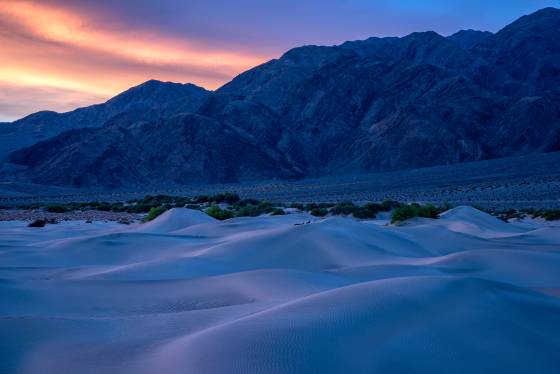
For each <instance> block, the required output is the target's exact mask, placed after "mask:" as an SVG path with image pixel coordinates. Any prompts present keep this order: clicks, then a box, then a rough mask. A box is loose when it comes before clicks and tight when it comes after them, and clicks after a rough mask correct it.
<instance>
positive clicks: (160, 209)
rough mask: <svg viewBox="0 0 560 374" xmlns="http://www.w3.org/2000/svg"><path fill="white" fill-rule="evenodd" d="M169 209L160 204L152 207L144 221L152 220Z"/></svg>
mask: <svg viewBox="0 0 560 374" xmlns="http://www.w3.org/2000/svg"><path fill="white" fill-rule="evenodd" d="M166 210H167V209H165V208H164V207H162V206H158V207H156V208H152V209H150V212H149V213H148V215H147V216H146V217H145V218H144V222H150V221H152V220H154V219H155V218H157V217H159V216H160V215H162V214H163V213H165V211H166Z"/></svg>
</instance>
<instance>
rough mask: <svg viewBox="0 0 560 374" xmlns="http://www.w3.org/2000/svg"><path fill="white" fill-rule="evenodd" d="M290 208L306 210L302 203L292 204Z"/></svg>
mask: <svg viewBox="0 0 560 374" xmlns="http://www.w3.org/2000/svg"><path fill="white" fill-rule="evenodd" d="M290 208H293V209H298V210H305V207H304V206H303V204H300V203H292V204H290Z"/></svg>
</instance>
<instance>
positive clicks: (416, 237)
mask: <svg viewBox="0 0 560 374" xmlns="http://www.w3.org/2000/svg"><path fill="white" fill-rule="evenodd" d="M370 223H371V222H359V221H355V220H353V219H350V218H326V219H317V218H313V217H311V216H308V215H306V214H289V215H286V216H278V217H258V218H235V219H231V220H227V221H223V222H220V221H216V220H214V219H212V218H210V217H208V216H206V215H205V214H203V213H201V212H198V211H191V210H187V209H173V210H171V211H168V212H167V213H165V214H164V215H162V216H160V217H159V218H157V219H156V220H155V221H153V222H150V223H147V224H143V225H134V226H122V225H118V224H114V223H94V224H86V223H83V222H65V223H62V224H60V225H50V226H47V227H46V228H44V229H31V228H27V227H26V226H25V223H23V222H4V223H0V238H1V241H0V264H1V265H0V299H1V301H2V302H1V303H0V338H1V339H0V373H13V372H19V373H41V374H42V373H61V372H81V373H115V372H119V373H120V372H123V373H128V372H138V373H496V372H507V373H527V372H535V373H557V372H558V370H559V368H560V358H559V357H558V354H557V352H558V351H560V292H558V290H560V228H559V227H545V226H544V225H542V224H540V223H539V222H531V223H530V224H523V225H521V224H519V225H514V224H508V223H505V222H502V221H499V220H497V219H495V218H494V217H491V216H489V215H487V214H485V213H483V212H480V211H477V210H475V209H473V208H469V207H459V208H455V209H452V210H450V211H448V212H446V213H445V214H443V215H442V217H441V219H439V220H427V219H422V220H415V221H412V222H410V223H408V224H406V225H404V226H399V227H396V226H385V225H383V224H375V225H372V224H370Z"/></svg>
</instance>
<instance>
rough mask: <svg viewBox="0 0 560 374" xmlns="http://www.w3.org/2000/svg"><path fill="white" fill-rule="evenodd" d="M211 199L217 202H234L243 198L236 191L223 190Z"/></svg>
mask: <svg viewBox="0 0 560 374" xmlns="http://www.w3.org/2000/svg"><path fill="white" fill-rule="evenodd" d="M210 200H212V201H213V202H215V203H227V204H234V203H236V202H238V201H239V200H241V199H240V198H239V195H238V194H236V193H231V192H223V193H219V194H217V195H214V196H211V197H210Z"/></svg>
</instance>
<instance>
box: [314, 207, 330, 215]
mask: <svg viewBox="0 0 560 374" xmlns="http://www.w3.org/2000/svg"><path fill="white" fill-rule="evenodd" d="M328 213H329V211H328V210H327V209H325V208H315V209H313V210H311V212H309V214H311V215H312V216H315V217H324V216H326V215H327V214H328Z"/></svg>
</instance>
